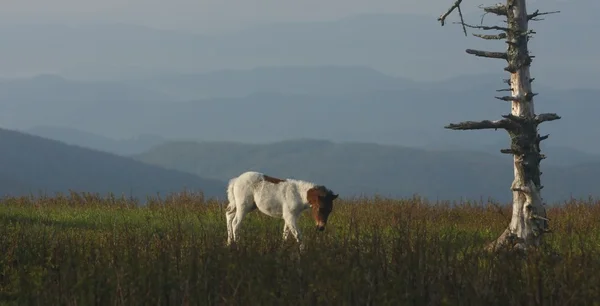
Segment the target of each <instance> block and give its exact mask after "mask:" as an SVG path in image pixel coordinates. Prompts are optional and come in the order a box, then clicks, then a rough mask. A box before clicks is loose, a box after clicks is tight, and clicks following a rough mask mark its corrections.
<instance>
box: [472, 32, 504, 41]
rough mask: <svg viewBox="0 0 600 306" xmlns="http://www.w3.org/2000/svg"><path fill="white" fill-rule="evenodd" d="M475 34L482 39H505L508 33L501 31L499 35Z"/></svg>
mask: <svg viewBox="0 0 600 306" xmlns="http://www.w3.org/2000/svg"><path fill="white" fill-rule="evenodd" d="M473 36H475V37H479V38H481V39H487V40H498V39H505V38H506V37H507V36H506V33H500V34H497V35H485V34H473Z"/></svg>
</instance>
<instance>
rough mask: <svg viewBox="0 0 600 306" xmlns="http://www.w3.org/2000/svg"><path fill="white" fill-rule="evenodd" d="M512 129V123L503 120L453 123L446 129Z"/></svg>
mask: <svg viewBox="0 0 600 306" xmlns="http://www.w3.org/2000/svg"><path fill="white" fill-rule="evenodd" d="M509 127H510V122H509V121H508V120H506V119H502V120H494V121H490V120H483V121H464V122H460V123H451V124H449V125H447V126H445V127H444V128H446V129H450V130H484V129H494V130H497V129H507V128H509Z"/></svg>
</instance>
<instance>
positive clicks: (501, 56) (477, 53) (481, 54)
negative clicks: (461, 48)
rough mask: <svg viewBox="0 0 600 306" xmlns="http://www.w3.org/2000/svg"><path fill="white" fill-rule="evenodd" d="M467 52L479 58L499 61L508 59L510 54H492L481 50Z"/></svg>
mask: <svg viewBox="0 0 600 306" xmlns="http://www.w3.org/2000/svg"><path fill="white" fill-rule="evenodd" d="M466 52H467V53H468V54H472V55H475V56H479V57H487V58H498V59H504V60H506V59H508V54H506V52H490V51H481V50H473V49H467V50H466Z"/></svg>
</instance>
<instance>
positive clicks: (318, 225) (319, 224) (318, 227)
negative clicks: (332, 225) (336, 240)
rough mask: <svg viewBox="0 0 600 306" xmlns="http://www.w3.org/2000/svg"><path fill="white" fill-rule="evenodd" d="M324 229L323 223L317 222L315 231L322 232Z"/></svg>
mask: <svg viewBox="0 0 600 306" xmlns="http://www.w3.org/2000/svg"><path fill="white" fill-rule="evenodd" d="M324 230H325V223H322V222H319V223H318V224H317V231H319V232H322V231H324Z"/></svg>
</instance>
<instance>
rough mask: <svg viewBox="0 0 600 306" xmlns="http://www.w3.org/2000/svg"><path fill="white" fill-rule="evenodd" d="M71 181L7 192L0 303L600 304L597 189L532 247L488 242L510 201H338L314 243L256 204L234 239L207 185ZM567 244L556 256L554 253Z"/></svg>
mask: <svg viewBox="0 0 600 306" xmlns="http://www.w3.org/2000/svg"><path fill="white" fill-rule="evenodd" d="M136 204H137V202H136V201H134V200H131V199H127V198H115V197H111V196H109V197H99V196H97V195H91V194H85V193H84V194H77V193H71V194H67V195H56V196H53V197H39V198H37V197H36V198H32V197H21V198H5V199H3V200H1V201H0V252H1V254H2V256H1V257H0V305H600V224H599V223H598V220H599V219H600V202H597V201H594V200H591V199H590V200H578V201H575V200H573V201H570V202H568V203H560V205H559V206H556V207H550V208H549V209H548V216H549V218H550V227H551V229H552V230H553V232H552V233H550V234H547V235H546V236H545V240H544V241H545V243H544V245H543V246H542V247H541V248H540V249H539V250H535V251H533V252H531V253H529V254H528V255H527V256H526V257H523V256H520V255H514V254H509V253H495V254H492V253H487V252H485V250H484V249H483V247H484V246H485V245H486V244H487V243H488V242H490V241H492V240H494V239H495V238H496V237H497V236H498V235H499V234H500V233H501V232H502V231H503V230H504V229H505V227H506V226H507V224H508V221H509V219H510V215H511V208H510V207H509V206H507V205H504V204H502V205H501V204H498V203H489V202H483V203H480V202H464V203H447V202H439V203H429V202H427V201H425V200H422V199H420V198H419V197H413V198H410V199H404V200H390V199H384V198H377V197H374V198H357V199H347V200H337V201H336V203H335V205H334V210H333V212H332V215H331V217H330V220H329V224H328V226H327V229H326V230H325V231H324V232H317V231H315V229H314V222H313V220H312V219H311V217H310V215H309V214H308V213H307V212H306V213H305V214H303V216H302V217H301V219H300V220H301V222H300V227H301V230H302V231H303V234H304V243H305V245H306V249H305V250H304V251H303V252H299V250H298V248H297V245H296V243H295V241H294V240H293V239H290V240H288V241H285V242H284V241H282V228H283V221H282V220H277V219H272V218H269V217H267V216H264V215H261V214H259V213H257V212H253V213H251V214H249V215H248V217H247V219H246V220H245V221H244V224H243V226H242V229H241V236H242V237H241V240H240V242H239V243H238V244H237V245H236V247H235V248H228V247H227V246H225V240H226V227H225V219H224V208H225V207H224V203H223V202H218V201H215V200H208V199H204V197H203V196H202V195H201V194H189V193H182V194H178V195H172V196H168V197H166V198H164V199H158V198H153V199H151V200H150V201H149V203H148V205H146V206H144V207H139V206H137V205H136ZM557 255H558V256H557Z"/></svg>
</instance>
